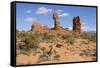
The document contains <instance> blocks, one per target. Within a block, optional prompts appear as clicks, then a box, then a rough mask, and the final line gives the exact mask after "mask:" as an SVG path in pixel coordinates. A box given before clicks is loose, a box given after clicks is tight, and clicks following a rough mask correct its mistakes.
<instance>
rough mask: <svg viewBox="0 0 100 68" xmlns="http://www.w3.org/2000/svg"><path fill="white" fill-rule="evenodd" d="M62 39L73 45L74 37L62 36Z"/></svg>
mask: <svg viewBox="0 0 100 68" xmlns="http://www.w3.org/2000/svg"><path fill="white" fill-rule="evenodd" d="M62 39H63V40H66V41H67V42H69V43H73V42H74V40H75V37H74V36H73V35H62Z"/></svg>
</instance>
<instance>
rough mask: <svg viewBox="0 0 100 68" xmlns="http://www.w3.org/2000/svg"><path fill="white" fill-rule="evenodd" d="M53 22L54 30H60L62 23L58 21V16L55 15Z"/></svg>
mask: <svg viewBox="0 0 100 68" xmlns="http://www.w3.org/2000/svg"><path fill="white" fill-rule="evenodd" d="M53 20H54V29H59V28H60V22H59V20H58V14H57V13H53Z"/></svg>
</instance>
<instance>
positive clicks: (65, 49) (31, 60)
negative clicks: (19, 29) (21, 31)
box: [16, 39, 96, 65]
mask: <svg viewBox="0 0 100 68" xmlns="http://www.w3.org/2000/svg"><path fill="white" fill-rule="evenodd" d="M39 45H40V47H41V48H42V47H44V48H46V51H50V47H52V48H53V49H52V51H51V52H52V55H54V54H55V53H53V51H54V50H55V51H56V54H57V55H59V56H60V57H59V58H58V59H59V60H58V61H56V60H47V61H41V62H37V61H38V60H39V57H40V55H42V54H43V53H42V51H40V53H36V54H35V55H34V52H33V53H30V54H29V55H24V54H20V55H18V56H17V57H16V62H17V65H23V64H43V63H61V62H78V61H94V60H95V59H94V60H93V58H96V56H93V55H91V53H90V52H91V51H89V50H93V49H95V50H96V43H94V42H88V41H87V40H84V39H76V40H75V41H74V43H72V44H71V43H67V42H64V41H60V42H40V43H39ZM57 45H58V46H57ZM38 50H39V49H38ZM84 51H87V52H84ZM49 57H50V56H49ZM51 58H52V56H51Z"/></svg>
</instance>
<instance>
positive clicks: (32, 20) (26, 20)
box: [24, 17, 36, 23]
mask: <svg viewBox="0 0 100 68" xmlns="http://www.w3.org/2000/svg"><path fill="white" fill-rule="evenodd" d="M24 21H25V22H27V23H33V22H34V21H36V18H32V17H28V18H26V19H25V20H24Z"/></svg>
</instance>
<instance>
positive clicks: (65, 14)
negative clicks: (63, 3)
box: [59, 13, 69, 17]
mask: <svg viewBox="0 0 100 68" xmlns="http://www.w3.org/2000/svg"><path fill="white" fill-rule="evenodd" d="M68 15H69V14H68V13H62V14H60V15H59V16H60V17H64V16H68Z"/></svg>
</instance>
